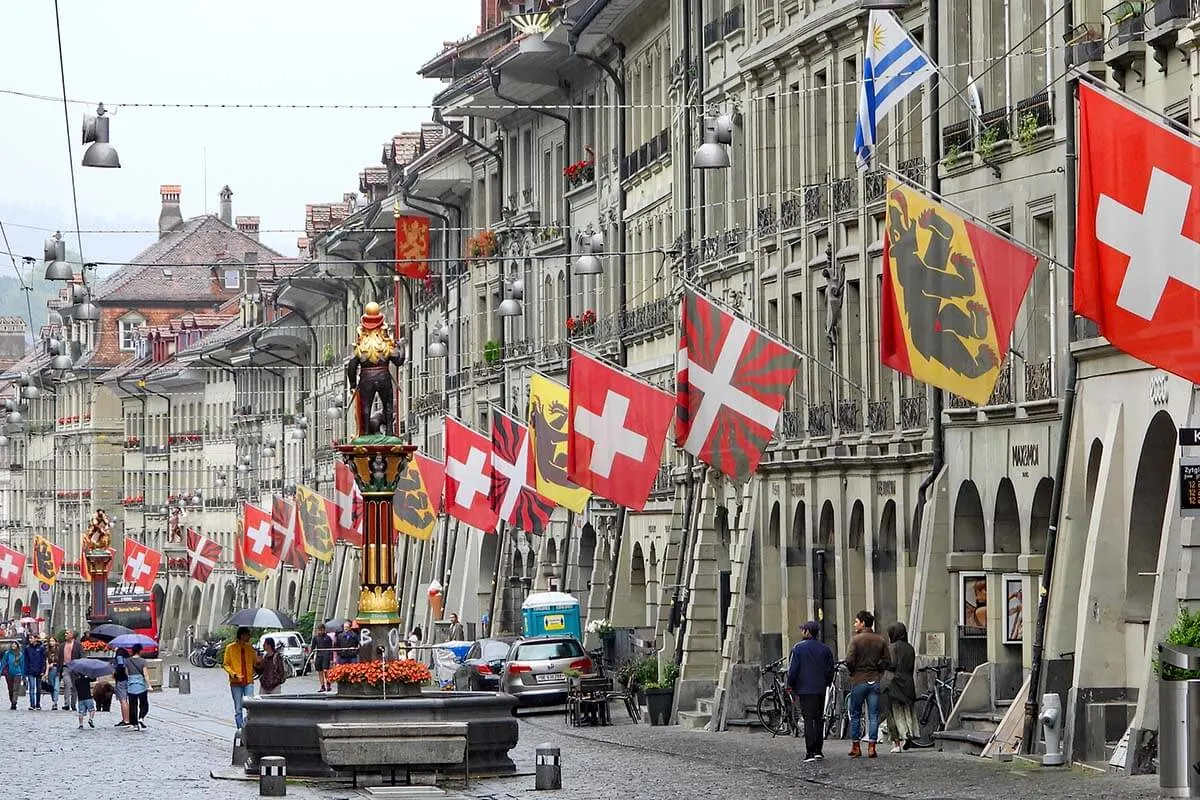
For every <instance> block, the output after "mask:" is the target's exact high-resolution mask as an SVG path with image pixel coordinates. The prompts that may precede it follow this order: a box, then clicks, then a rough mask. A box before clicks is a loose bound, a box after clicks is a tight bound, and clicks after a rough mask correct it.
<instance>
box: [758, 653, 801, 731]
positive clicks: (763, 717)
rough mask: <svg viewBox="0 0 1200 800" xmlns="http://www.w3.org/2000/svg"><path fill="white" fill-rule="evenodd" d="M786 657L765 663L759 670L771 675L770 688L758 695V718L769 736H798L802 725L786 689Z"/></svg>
mask: <svg viewBox="0 0 1200 800" xmlns="http://www.w3.org/2000/svg"><path fill="white" fill-rule="evenodd" d="M786 661H787V659H786V658H781V659H779V660H778V661H775V662H772V663H770V664H767V665H766V666H765V667H763V668H762V669H760V670H759V673H760V674H761V675H770V676H771V688H770V689H767V690H766V691H765V692H763V693H762V694H761V695H759V697H758V719H759V722H761V723H762V726H763V727H764V728H766V729H767V730H768V731H770V732H771V736H772V737H775V736H799V735H800V733H801V731H803V729H804V726H803V725H801V724H800V720H799V715H798V714H797V711H796V703H795V701H794V700H793V699H792V696H791V694H789V693H788V690H787V668H786V666H785V662H786Z"/></svg>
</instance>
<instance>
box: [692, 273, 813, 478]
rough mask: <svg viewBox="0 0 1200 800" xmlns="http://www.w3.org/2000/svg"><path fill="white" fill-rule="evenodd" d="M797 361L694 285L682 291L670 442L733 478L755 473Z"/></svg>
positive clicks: (757, 329)
mask: <svg viewBox="0 0 1200 800" xmlns="http://www.w3.org/2000/svg"><path fill="white" fill-rule="evenodd" d="M799 368H800V358H799V356H797V355H796V353H795V352H794V351H793V350H791V349H790V348H788V347H787V346H785V345H784V344H782V343H781V342H779V341H777V340H775V339H773V338H772V337H771V336H769V335H768V334H767V333H766V332H765V331H763V330H762V329H761V328H759V327H757V326H756V325H751V324H750V323H749V322H747V321H746V320H744V319H742V318H741V317H739V316H736V315H735V314H732V313H730V312H728V311H726V310H724V309H722V308H720V307H718V306H717V305H716V303H714V302H713V301H712V300H711V299H710V298H708V297H706V296H705V295H703V294H702V293H700V292H698V291H697V290H695V289H693V288H688V289H686V290H685V291H684V293H683V326H682V329H681V331H680V336H679V363H678V374H677V376H676V379H675V392H676V406H675V412H676V418H675V442H676V444H678V445H679V446H680V447H682V448H683V449H684V450H686V451H687V452H689V453H691V454H692V455H694V456H695V457H696V458H698V459H700V460H701V461H703V462H704V463H705V464H708V465H710V466H712V467H715V468H716V469H718V470H720V471H721V472H723V473H724V474H725V475H728V476H729V477H730V478H733V479H734V480H745V479H746V478H749V477H750V476H751V475H753V474H754V472H755V470H757V469H758V462H759V461H760V460H761V459H762V454H763V450H765V449H766V447H767V444H768V443H769V442H770V441H771V437H772V436H773V435H774V434H775V426H776V425H777V424H778V422H779V413H780V411H781V410H782V409H783V403H784V400H785V399H786V398H787V391H788V388H789V387H790V386H791V385H792V381H793V380H795V378H796V371H797V370H798V369H799Z"/></svg>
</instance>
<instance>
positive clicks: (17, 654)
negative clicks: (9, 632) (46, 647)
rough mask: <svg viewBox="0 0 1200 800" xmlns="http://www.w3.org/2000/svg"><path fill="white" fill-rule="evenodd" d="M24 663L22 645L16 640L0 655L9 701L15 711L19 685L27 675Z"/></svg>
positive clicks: (1, 673)
mask: <svg viewBox="0 0 1200 800" xmlns="http://www.w3.org/2000/svg"><path fill="white" fill-rule="evenodd" d="M24 663H25V660H24V659H23V658H21V646H20V645H18V644H17V643H16V642H13V643H12V644H10V645H9V647H8V649H7V650H5V651H4V655H3V656H0V675H3V676H4V682H5V683H6V684H8V702H9V703H11V704H12V710H13V711H16V710H17V686H18V685H19V684H20V683H21V678H22V677H24V675H25V666H24Z"/></svg>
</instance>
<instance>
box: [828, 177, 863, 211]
mask: <svg viewBox="0 0 1200 800" xmlns="http://www.w3.org/2000/svg"><path fill="white" fill-rule="evenodd" d="M831 193H832V195H833V210H834V211H845V210H846V209H848V208H854V206H855V203H856V201H857V199H858V198H857V194H858V179H857V178H838V179H837V180H835V181H834V182H833V187H832V192H831Z"/></svg>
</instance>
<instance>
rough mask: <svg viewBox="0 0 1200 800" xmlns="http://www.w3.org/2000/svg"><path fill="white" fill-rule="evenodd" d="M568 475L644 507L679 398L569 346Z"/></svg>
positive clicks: (622, 502)
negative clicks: (569, 421) (569, 415)
mask: <svg viewBox="0 0 1200 800" xmlns="http://www.w3.org/2000/svg"><path fill="white" fill-rule="evenodd" d="M567 383H568V384H569V385H570V387H571V417H570V419H571V424H570V426H569V431H570V435H569V437H568V439H567V477H569V478H570V479H571V480H572V481H574V482H575V483H577V484H579V485H580V486H586V487H587V488H589V489H591V490H592V491H593V492H595V493H596V494H598V495H600V496H601V497H605V498H608V499H609V500H612V501H613V502H614V503H617V504H619V505H623V506H625V507H626V508H632V509H633V510H634V511H641V510H642V509H643V508H645V506H646V500H647V499H648V498H649V497H650V490H651V489H652V488H653V486H654V478H655V477H656V475H657V474H658V468H659V465H660V464H661V463H662V451H663V446H664V445H665V444H666V441H667V429H668V428H669V427H670V425H671V414H672V409H673V408H674V404H675V398H674V397H672V396H671V395H669V394H667V393H666V392H664V391H662V390H661V389H656V388H654V387H653V386H651V385H650V384H648V383H646V382H645V381H640V380H638V379H637V378H634V377H631V376H629V375H626V374H625V373H624V372H621V371H620V370H618V369H615V368H614V367H610V366H609V365H607V364H605V363H603V362H602V361H599V360H598V359H596V358H593V357H592V356H589V355H586V354H584V353H581V352H579V351H578V350H572V351H571V366H570V379H569V380H568V381H567Z"/></svg>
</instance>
